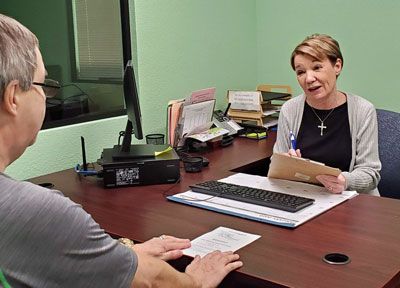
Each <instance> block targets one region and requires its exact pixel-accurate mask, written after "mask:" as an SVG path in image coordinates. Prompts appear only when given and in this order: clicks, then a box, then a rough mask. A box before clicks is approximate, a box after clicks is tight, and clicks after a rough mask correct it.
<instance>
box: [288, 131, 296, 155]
mask: <svg viewBox="0 0 400 288" xmlns="http://www.w3.org/2000/svg"><path fill="white" fill-rule="evenodd" d="M289 139H290V149H293V150H294V151H296V138H295V137H294V134H293V132H292V131H290V135H289Z"/></svg>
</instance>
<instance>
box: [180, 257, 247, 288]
mask: <svg viewBox="0 0 400 288" xmlns="http://www.w3.org/2000/svg"><path fill="white" fill-rule="evenodd" d="M238 260H239V255H238V254H233V252H220V251H214V252H211V253H209V254H207V255H206V256H204V257H203V258H201V257H200V256H196V257H195V258H194V259H193V261H192V263H190V264H189V265H188V266H187V267H186V270H185V272H186V274H187V275H189V276H190V277H191V278H192V279H193V281H194V283H196V287H202V288H212V287H217V286H218V284H219V283H221V281H222V279H224V278H225V276H226V275H228V273H229V272H231V271H233V270H235V269H238V268H240V267H242V266H243V262H241V261H238Z"/></svg>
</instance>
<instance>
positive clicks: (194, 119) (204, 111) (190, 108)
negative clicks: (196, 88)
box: [182, 100, 215, 135]
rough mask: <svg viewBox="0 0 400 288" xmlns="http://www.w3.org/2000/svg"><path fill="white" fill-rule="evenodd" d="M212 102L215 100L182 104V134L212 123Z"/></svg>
mask: <svg viewBox="0 0 400 288" xmlns="http://www.w3.org/2000/svg"><path fill="white" fill-rule="evenodd" d="M214 104H215V100H210V101H204V102H200V103H195V104H190V105H186V106H184V107H183V111H182V121H183V130H182V135H186V134H189V132H192V131H194V130H195V129H196V128H198V127H200V126H204V125H207V124H208V123H211V124H212V115H213V111H214ZM208 128H209V127H208ZM205 130H207V129H205ZM203 131H204V130H203Z"/></svg>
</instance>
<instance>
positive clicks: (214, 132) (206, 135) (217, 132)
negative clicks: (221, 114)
mask: <svg viewBox="0 0 400 288" xmlns="http://www.w3.org/2000/svg"><path fill="white" fill-rule="evenodd" d="M228 133H229V131H228V130H226V129H224V128H219V127H214V128H210V129H208V130H206V131H204V130H203V131H202V132H200V133H196V134H190V135H189V136H188V138H192V139H196V140H199V141H200V142H206V141H210V140H213V139H215V138H218V137H221V136H223V135H226V134H228Z"/></svg>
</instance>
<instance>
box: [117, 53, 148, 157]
mask: <svg viewBox="0 0 400 288" xmlns="http://www.w3.org/2000/svg"><path fill="white" fill-rule="evenodd" d="M124 99H125V108H126V114H127V115H128V121H127V123H126V129H125V135H124V140H123V141H122V145H121V152H129V151H130V149H131V141H132V136H131V135H132V133H133V134H134V135H135V137H136V139H138V140H141V139H143V130H142V115H141V113H140V104H139V96H138V93H137V88H136V81H135V72H134V70H133V65H132V61H131V60H129V61H128V63H127V64H126V66H125V71H124Z"/></svg>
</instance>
